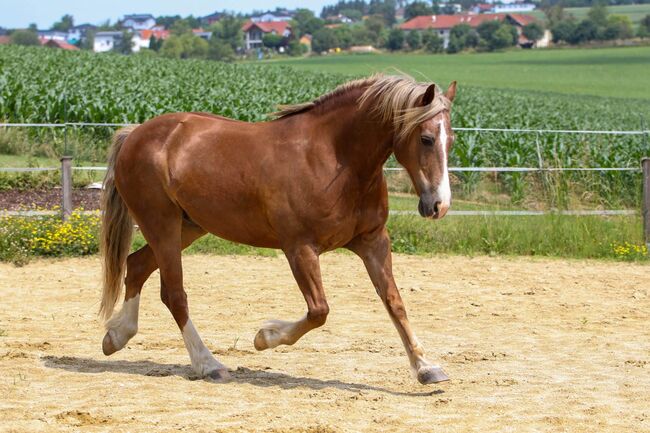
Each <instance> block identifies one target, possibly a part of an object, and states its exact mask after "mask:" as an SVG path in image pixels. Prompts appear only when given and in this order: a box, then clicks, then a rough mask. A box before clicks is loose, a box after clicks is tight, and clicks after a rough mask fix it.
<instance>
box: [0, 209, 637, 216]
mask: <svg viewBox="0 0 650 433" xmlns="http://www.w3.org/2000/svg"><path fill="white" fill-rule="evenodd" d="M60 213H61V212H60V211H54V210H52V211H48V210H46V211H36V210H0V216H26V217H37V216H53V215H60ZM79 213H80V214H81V215H99V214H100V211H99V210H88V211H80V212H79ZM388 213H389V214H390V215H419V213H418V212H417V211H410V210H390V211H388ZM447 214H448V215H455V216H542V215H569V216H628V215H638V214H639V211H637V210H632V209H613V210H612V209H605V210H565V211H562V210H550V211H537V210H450V211H449V212H447Z"/></svg>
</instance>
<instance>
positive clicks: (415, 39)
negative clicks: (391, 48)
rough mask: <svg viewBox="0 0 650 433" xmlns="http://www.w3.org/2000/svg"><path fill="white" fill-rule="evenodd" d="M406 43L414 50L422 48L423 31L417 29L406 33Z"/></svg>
mask: <svg viewBox="0 0 650 433" xmlns="http://www.w3.org/2000/svg"><path fill="white" fill-rule="evenodd" d="M406 43H407V44H408V46H409V48H410V49H412V50H419V49H420V48H422V33H421V32H419V31H417V30H411V31H410V32H408V34H407V35H406Z"/></svg>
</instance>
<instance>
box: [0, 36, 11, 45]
mask: <svg viewBox="0 0 650 433" xmlns="http://www.w3.org/2000/svg"><path fill="white" fill-rule="evenodd" d="M10 43H11V38H10V37H9V36H7V35H2V36H0V45H9V44H10Z"/></svg>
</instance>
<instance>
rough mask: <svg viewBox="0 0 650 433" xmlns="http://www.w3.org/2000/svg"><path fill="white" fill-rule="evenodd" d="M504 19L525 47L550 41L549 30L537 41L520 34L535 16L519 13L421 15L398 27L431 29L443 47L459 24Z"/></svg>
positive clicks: (475, 24)
mask: <svg viewBox="0 0 650 433" xmlns="http://www.w3.org/2000/svg"><path fill="white" fill-rule="evenodd" d="M493 20H497V21H505V22H508V23H509V24H511V25H513V26H514V27H515V28H516V29H517V33H518V34H519V41H518V43H519V45H521V46H527V47H533V46H534V47H546V46H548V45H549V43H550V39H551V35H550V32H548V31H546V32H545V33H544V36H543V37H542V39H540V40H539V41H528V40H527V39H526V38H525V37H524V36H523V35H522V29H523V27H524V26H526V25H528V24H531V23H533V22H535V21H536V20H535V18H534V17H532V16H530V15H521V14H479V15H423V16H419V17H415V18H413V19H411V20H409V21H407V22H405V23H403V24H402V25H400V28H401V29H402V30H404V31H406V32H411V31H423V30H429V29H431V30H433V31H435V32H437V34H438V36H439V37H440V38H441V39H442V41H443V47H444V48H445V49H447V47H448V46H449V36H450V33H451V29H452V28H453V27H454V26H457V25H459V24H467V25H469V26H470V27H473V28H477V27H478V26H479V25H481V23H483V22H486V21H493Z"/></svg>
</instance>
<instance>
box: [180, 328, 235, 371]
mask: <svg viewBox="0 0 650 433" xmlns="http://www.w3.org/2000/svg"><path fill="white" fill-rule="evenodd" d="M183 341H184V342H185V347H186V348H187V351H188V353H189V354H190V361H191V362H192V368H193V369H194V371H195V372H196V373H197V374H198V375H200V376H201V377H203V376H207V375H208V373H211V372H213V371H215V370H225V369H226V367H225V366H224V365H223V364H221V363H220V362H219V361H217V360H216V359H215V358H214V356H212V353H211V352H210V351H209V350H208V348H207V347H205V344H203V340H201V336H199V333H198V332H197V331H196V328H195V327H194V325H193V324H192V321H191V320H189V319H188V320H187V323H186V324H185V326H184V327H183Z"/></svg>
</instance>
